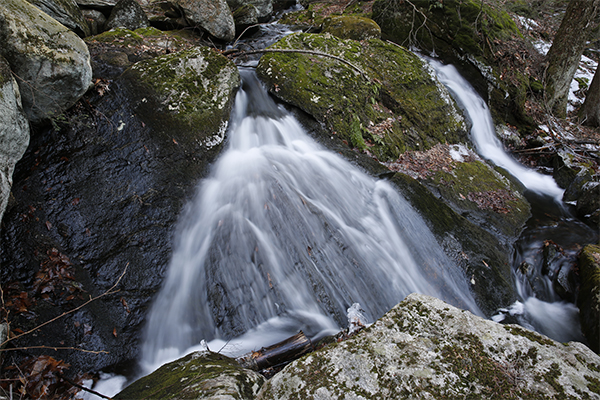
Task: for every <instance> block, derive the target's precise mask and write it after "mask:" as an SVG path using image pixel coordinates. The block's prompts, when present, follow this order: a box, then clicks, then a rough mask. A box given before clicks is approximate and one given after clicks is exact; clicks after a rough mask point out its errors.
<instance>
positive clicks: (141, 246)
mask: <svg viewBox="0 0 600 400" xmlns="http://www.w3.org/2000/svg"><path fill="white" fill-rule="evenodd" d="M178 54H179V53H175V54H171V55H169V56H170V58H168V59H167V61H168V62H172V63H174V64H177V63H178V62H181V63H183V64H184V65H187V64H186V63H191V64H193V65H194V66H196V67H197V68H195V69H192V70H191V71H192V72H193V73H194V75H195V79H198V80H202V82H204V81H207V82H211V84H216V85H217V86H216V88H219V90H220V91H219V90H217V89H215V87H214V86H202V85H201V82H197V83H198V87H196V85H195V84H194V83H193V82H194V81H193V80H190V78H189V76H186V75H185V72H186V70H185V68H184V69H183V70H178V71H170V74H169V77H170V79H165V77H161V78H160V79H159V77H157V76H155V75H152V73H150V70H151V69H145V68H140V69H138V72H140V71H145V72H146V73H147V74H146V75H143V74H141V73H140V74H134V75H130V74H125V75H122V76H121V77H120V78H118V79H115V80H108V79H106V80H104V81H98V82H102V84H101V85H99V86H97V88H96V89H97V90H96V91H94V92H90V93H89V94H88V95H87V96H86V98H85V101H84V102H81V103H78V105H77V106H76V107H75V108H74V109H72V110H71V112H69V113H68V114H66V115H65V121H63V122H61V121H58V122H57V126H56V128H55V129H53V130H50V131H47V132H43V133H42V134H40V135H38V136H37V137H36V138H35V140H33V141H32V143H31V145H30V147H29V150H28V152H27V153H26V155H25V157H24V159H23V160H22V161H21V163H20V164H19V166H18V168H17V170H18V172H17V173H16V177H15V185H14V186H13V193H14V196H15V200H16V201H15V203H14V204H13V206H12V208H11V209H10V211H9V212H8V213H7V214H6V215H5V219H4V221H3V222H4V230H3V233H2V235H3V237H2V240H3V247H2V263H3V265H10V266H11V267H10V268H4V269H3V270H2V280H3V282H17V281H18V285H20V286H19V287H20V288H21V290H23V291H26V292H28V293H31V296H32V297H33V296H35V295H36V292H35V289H34V288H35V281H36V279H37V277H36V273H37V272H38V270H41V269H42V268H40V265H47V260H48V259H49V257H51V254H54V251H52V249H56V251H57V252H58V253H59V254H60V256H57V257H59V259H63V258H64V260H67V261H68V263H69V264H70V265H71V266H72V268H73V270H74V272H73V273H72V275H73V276H74V278H75V281H76V282H78V283H77V285H78V287H80V288H82V290H83V291H78V292H76V293H74V295H75V296H74V297H73V298H70V299H67V298H66V297H65V298H63V297H61V296H60V293H58V292H59V290H58V289H57V288H58V287H59V285H55V291H56V292H57V293H56V295H57V296H58V297H60V298H61V299H62V300H61V301H54V302H53V303H49V302H47V301H46V300H43V299H40V300H39V301H38V303H37V307H36V308H33V307H32V308H33V309H32V311H33V312H34V313H35V314H34V315H35V318H33V319H32V320H27V319H26V318H25V315H23V316H22V320H21V321H19V323H21V324H23V326H30V325H32V324H35V323H39V322H43V321H44V320H46V319H49V318H51V317H53V316H55V315H58V314H60V313H61V312H64V311H66V310H68V309H71V308H73V307H74V306H76V305H77V304H79V303H80V302H81V301H82V300H83V299H87V298H88V296H95V295H99V294H101V293H103V292H105V291H106V290H108V289H109V288H110V287H111V286H112V285H113V284H114V283H115V282H116V281H117V279H118V277H119V276H120V274H121V273H122V272H123V271H124V270H125V268H126V267H127V271H126V273H125V275H124V276H123V278H122V280H121V281H120V284H119V286H118V288H119V289H120V291H119V292H118V293H116V294H113V295H110V296H106V297H103V298H102V299H101V300H98V301H96V302H94V303H92V304H90V305H89V306H87V307H86V308H84V309H82V310H81V311H80V312H78V313H76V314H73V315H71V316H69V317H67V318H63V319H61V320H60V322H57V323H55V324H53V325H49V326H48V329H47V330H43V331H41V332H40V333H39V335H38V336H37V337H27V339H25V340H24V341H23V342H22V343H23V345H27V343H29V344H34V343H35V344H40V343H43V344H45V345H50V346H53V345H54V346H59V345H60V346H61V347H65V346H66V347H69V346H70V347H80V348H85V349H88V350H97V351H98V350H102V351H108V352H109V353H108V354H104V353H102V354H99V355H95V354H86V353H81V352H64V353H62V354H60V355H58V357H60V358H63V359H66V360H68V362H69V363H70V364H71V365H72V368H73V369H74V370H98V369H100V368H102V367H105V366H107V365H111V364H115V363H118V362H121V361H124V360H131V359H134V358H135V357H136V352H137V349H136V343H137V341H138V339H139V335H140V329H141V327H142V324H143V319H144V316H145V313H146V309H147V307H148V306H149V304H150V301H151V299H152V296H153V294H154V293H155V292H156V291H157V290H158V289H159V287H160V284H161V282H162V277H163V274H164V272H165V268H166V265H167V263H168V260H169V257H170V252H171V242H172V235H173V232H174V231H175V225H176V222H177V219H178V216H179V213H180V211H181V209H182V207H183V206H184V204H185V203H186V201H187V200H188V199H189V198H190V197H191V196H192V194H193V192H194V190H195V186H196V184H197V182H198V181H199V180H200V179H201V178H202V177H203V175H204V174H205V173H206V171H207V168H208V165H209V163H210V162H211V161H212V160H213V159H214V158H215V156H216V155H217V153H218V150H219V148H220V142H221V141H222V138H223V134H222V128H223V126H224V124H225V121H226V120H227V119H228V117H229V111H230V109H231V105H232V102H233V97H234V94H235V91H236V89H237V84H236V82H237V81H236V75H232V74H231V71H233V70H235V72H236V73H237V70H236V69H235V66H233V65H232V64H231V63H229V61H228V60H226V59H225V58H224V57H222V56H220V55H218V54H216V53H215V52H213V51H212V50H208V49H195V50H194V51H193V52H190V53H185V52H183V53H182V54H179V56H178ZM200 55H201V57H202V60H203V61H204V62H205V63H204V64H203V63H201V62H200V60H199V57H200ZM212 57H215V59H213V58H212ZM168 62H167V63H166V64H165V65H163V66H164V67H165V68H164V70H167V69H168V68H167V66H168V65H172V64H168ZM215 64H218V66H215ZM177 65H179V64H177ZM201 65H204V66H205V67H206V68H205V69H204V70H202V71H200V70H199V68H200V66H201ZM171 73H172V74H171ZM178 74H180V75H178ZM223 76H225V77H227V79H225V78H224V80H223V79H221V78H222V77H223ZM178 77H179V78H181V79H184V80H188V81H189V83H190V84H192V85H194V87H196V91H194V92H190V91H188V92H187V96H188V97H187V98H186V99H187V100H189V101H190V102H191V103H194V104H196V105H197V106H198V107H199V108H201V107H202V106H204V107H205V110H204V111H206V112H207V113H209V114H210V116H211V117H210V118H209V119H205V120H202V121H201V122H202V123H199V122H198V121H200V119H199V118H200V117H199V116H198V113H194V112H195V111H194V110H192V112H191V114H190V113H184V112H183V111H184V109H183V107H182V108H179V109H178V110H170V109H169V107H168V105H169V104H171V103H169V102H164V101H166V100H165V99H168V96H166V97H164V96H165V93H167V94H168V93H170V92H169V90H170V89H165V90H166V91H161V90H160V88H156V87H154V86H152V84H153V83H156V84H158V83H159V82H160V83H161V84H168V83H169V82H170V83H171V84H173V85H175V84H176V82H178ZM132 79H135V82H132V81H131V80H132ZM238 80H239V77H238ZM223 82H226V83H223ZM139 84H143V85H147V86H144V87H145V90H144V91H141V90H140V88H139V86H136V85H139ZM219 84H221V86H219ZM227 84H228V85H229V86H228V90H226V89H224V88H223V85H227ZM173 87H176V88H178V87H177V86H172V87H170V88H173ZM161 88H163V89H164V88H165V86H162V87H161ZM213 90H217V91H216V92H213ZM203 91H206V92H203ZM179 94H180V95H182V94H183V91H181V92H179ZM203 96H206V98H205V97H203ZM181 98H182V97H178V100H180V101H182V100H181ZM194 99H195V102H194ZM207 99H208V100H207ZM209 100H210V101H212V100H215V102H210V101H209ZM146 104H151V105H153V106H154V114H153V115H150V113H149V112H148V110H147V109H145V108H144V107H145V106H146ZM161 107H162V108H161ZM213 107H214V108H213ZM219 107H220V108H219ZM186 110H188V111H189V110H190V109H186ZM190 115H192V116H190ZM197 122H198V123H199V124H198V125H195V126H193V129H192V126H191V125H190V123H197ZM215 138H218V139H219V140H216V139H215ZM67 261H65V262H67ZM53 293H54V292H53ZM37 295H39V293H37ZM55 297H56V296H55ZM61 342H62V343H63V344H61Z"/></svg>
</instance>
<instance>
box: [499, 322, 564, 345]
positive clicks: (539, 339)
mask: <svg viewBox="0 0 600 400" xmlns="http://www.w3.org/2000/svg"><path fill="white" fill-rule="evenodd" d="M504 329H506V330H507V331H509V332H510V333H512V334H513V335H518V336H523V337H525V338H527V339H529V340H531V341H532V342H536V343H539V344H541V345H545V346H556V344H555V343H554V342H553V341H552V340H550V339H548V338H547V337H545V336H542V335H540V334H539V333H537V332H533V331H530V330H528V329H523V328H521V327H518V326H514V325H504Z"/></svg>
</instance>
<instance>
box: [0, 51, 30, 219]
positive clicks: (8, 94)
mask: <svg viewBox="0 0 600 400" xmlns="http://www.w3.org/2000/svg"><path fill="white" fill-rule="evenodd" d="M0 110H2V112H1V113H0V221H2V216H3V215H4V210H5V209H6V204H7V203H8V197H9V196H10V190H11V186H12V174H13V171H14V169H15V164H16V163H17V161H19V160H20V159H21V157H22V156H23V153H24V152H25V149H27V145H28V144H29V124H28V123H27V118H26V117H25V113H24V112H23V108H22V107H21V96H20V94H19V87H18V85H17V82H16V81H15V78H13V76H12V73H11V71H10V68H9V65H8V62H7V61H6V60H5V59H4V58H3V57H1V56H0Z"/></svg>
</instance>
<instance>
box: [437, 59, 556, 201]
mask: <svg viewBox="0 0 600 400" xmlns="http://www.w3.org/2000/svg"><path fill="white" fill-rule="evenodd" d="M428 61H429V63H430V64H431V66H433V68H434V69H435V71H436V73H437V76H438V78H439V80H440V82H442V84H443V85H444V86H446V87H447V88H448V90H450V92H451V93H452V95H453V97H454V99H455V100H456V101H457V102H458V103H459V104H460V105H461V106H462V108H463V110H464V111H465V113H466V114H467V117H468V118H469V120H470V121H471V123H472V127H471V140H472V141H473V144H474V145H475V147H476V149H477V152H478V153H479V155H480V156H482V157H483V158H485V159H487V160H490V161H492V162H493V163H494V164H496V165H498V166H499V167H502V168H504V169H505V170H507V171H508V172H509V173H510V174H511V175H512V176H514V177H515V178H517V179H518V180H519V181H520V182H521V183H522V184H523V185H524V186H525V187H526V188H527V189H529V190H532V191H534V192H537V193H540V194H545V195H548V196H550V197H552V198H554V199H556V201H557V202H560V201H561V200H562V196H563V192H564V190H563V189H561V188H560V187H558V185H557V184H556V182H555V181H554V179H553V178H552V177H551V176H548V175H543V174H540V173H538V172H536V171H534V170H531V169H529V168H525V167H524V166H523V165H521V164H519V163H518V162H517V161H516V160H515V159H513V158H512V157H511V156H510V155H509V154H508V153H506V152H505V151H504V146H502V143H501V142H500V140H498V138H497V137H496V130H495V129H494V122H493V120H492V116H491V114H490V110H489V108H488V106H487V104H486V103H485V101H484V100H483V99H482V98H481V97H480V96H479V95H478V94H477V92H476V91H475V89H473V87H472V86H471V85H470V84H469V82H467V81H466V80H465V78H463V77H462V75H460V73H459V72H458V71H457V70H456V68H455V67H454V66H453V65H444V64H442V63H440V62H439V61H437V60H432V59H429V60H428Z"/></svg>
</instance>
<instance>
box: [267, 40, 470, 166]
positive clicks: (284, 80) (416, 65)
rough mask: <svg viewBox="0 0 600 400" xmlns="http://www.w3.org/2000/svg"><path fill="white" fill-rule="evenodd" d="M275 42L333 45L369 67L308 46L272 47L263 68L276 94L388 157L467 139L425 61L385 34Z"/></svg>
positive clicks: (383, 158)
mask: <svg viewBox="0 0 600 400" xmlns="http://www.w3.org/2000/svg"><path fill="white" fill-rule="evenodd" d="M272 48H276V49H303V50H315V51H320V52H325V53H328V54H331V55H334V56H338V57H341V58H343V59H344V60H346V61H348V62H350V63H352V64H354V65H356V66H357V67H358V68H360V69H361V70H362V71H364V72H365V73H366V77H365V76H363V75H361V74H360V73H358V72H357V71H356V70H355V69H353V68H351V67H350V66H348V65H346V64H344V63H341V62H340V61H336V60H334V59H332V58H329V57H321V56H316V55H311V54H300V53H268V54H265V55H264V56H263V57H262V59H261V61H260V64H259V66H258V69H257V72H258V73H259V75H260V76H261V78H262V79H263V80H265V81H266V82H267V83H268V84H269V86H270V90H271V91H272V93H273V94H275V95H276V96H278V97H280V98H281V99H283V100H284V101H286V102H289V103H291V104H294V105H296V106H297V107H300V108H302V109H303V110H304V111H306V112H308V113H309V114H311V115H313V116H314V117H315V118H316V119H318V120H320V121H322V122H324V123H325V124H327V126H328V127H329V129H330V130H331V131H332V132H334V133H335V134H337V135H338V136H339V137H340V138H341V139H342V140H345V141H346V142H347V143H349V144H350V145H353V146H355V147H357V148H359V149H361V150H362V149H364V148H365V147H366V148H368V150H369V152H371V153H372V154H373V155H374V156H375V157H376V158H378V159H379V160H381V161H387V160H395V159H397V158H398V155H399V154H400V153H402V152H404V151H405V150H406V149H418V148H420V149H423V148H429V147H431V146H432V145H434V144H436V143H439V142H451V143H455V142H458V141H461V140H466V137H467V135H466V131H465V127H464V123H463V120H462V116H461V115H460V114H459V112H458V110H457V109H456V108H455V106H454V103H448V102H447V101H446V100H445V98H444V97H443V96H442V94H441V93H440V89H439V88H438V86H437V85H436V82H435V81H434V80H433V79H432V77H431V75H430V74H429V72H428V70H427V68H426V67H425V66H424V63H423V61H421V60H420V59H419V58H418V57H417V56H416V55H414V54H412V53H410V52H408V51H406V50H405V49H403V48H400V47H398V46H394V45H390V44H388V43H384V42H382V41H381V40H378V39H370V40H366V41H362V42H357V41H353V40H342V39H338V38H336V37H333V36H330V35H315V34H296V35H290V36H288V37H286V38H284V39H282V40H281V41H279V42H278V43H276V44H275V45H274V46H272ZM357 119H358V121H359V122H360V123H357ZM359 129H360V134H359ZM360 136H362V140H361V137H360ZM363 143H364V146H363Z"/></svg>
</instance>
